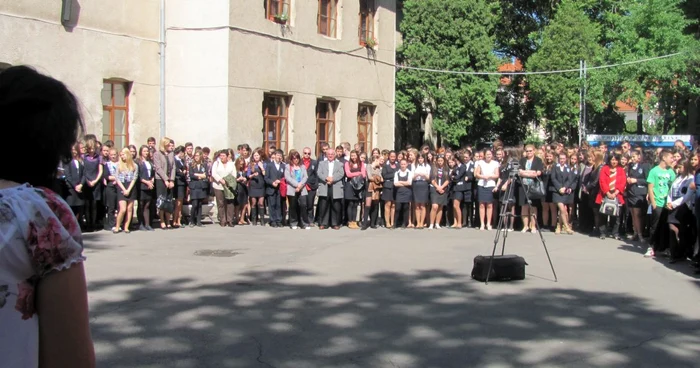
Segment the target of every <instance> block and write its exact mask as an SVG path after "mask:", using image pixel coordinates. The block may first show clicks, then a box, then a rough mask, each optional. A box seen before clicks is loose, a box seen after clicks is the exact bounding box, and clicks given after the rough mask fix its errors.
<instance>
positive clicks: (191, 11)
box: [166, 0, 395, 149]
mask: <svg viewBox="0 0 700 368" xmlns="http://www.w3.org/2000/svg"><path fill="white" fill-rule="evenodd" d="M312 5H313V6H309V4H307V3H306V2H305V1H301V0H293V1H292V12H291V20H290V25H289V26H286V27H283V26H280V25H279V24H276V23H274V22H271V21H269V20H267V19H265V13H264V8H263V6H262V2H261V1H258V0H237V1H226V0H211V1H208V2H207V3H206V4H200V3H197V2H192V1H188V0H170V1H168V3H167V8H166V9H167V16H166V19H167V20H166V23H167V25H168V33H167V38H166V39H167V51H166V59H167V63H166V65H167V69H166V70H167V72H166V79H167V83H166V84H167V92H166V95H167V97H166V101H167V104H166V106H167V112H166V116H167V119H166V121H167V128H166V131H167V134H168V135H169V136H171V137H172V138H173V139H175V140H176V141H178V140H179V141H182V140H189V141H192V142H194V144H195V145H202V146H205V145H206V146H210V147H212V148H224V147H235V146H236V145H237V144H239V143H249V144H250V145H251V146H258V145H261V144H262V138H263V133H262V129H263V118H262V101H263V96H264V94H265V93H266V92H271V91H272V92H284V93H288V94H289V95H292V105H291V106H290V109H289V118H290V119H289V120H290V122H289V145H288V148H292V147H294V148H297V149H300V148H302V147H303V146H311V147H313V146H314V145H315V142H316V133H315V129H316V121H315V108H316V100H317V98H321V97H332V98H335V99H337V100H338V111H337V116H336V139H335V142H336V144H338V143H340V142H341V141H349V142H351V143H353V144H354V143H355V142H356V141H357V105H358V104H359V103H371V104H373V105H375V106H376V109H375V116H374V137H373V144H374V146H375V147H376V146H379V147H387V148H393V142H394V141H393V137H394V123H393V122H394V118H393V117H394V106H393V99H394V68H393V67H391V66H388V65H384V64H380V63H375V62H374V61H372V60H368V52H367V50H366V49H365V48H364V47H361V46H360V45H359V40H358V36H357V27H358V23H359V15H358V13H359V2H357V1H350V0H341V1H340V14H341V16H340V18H341V21H340V22H339V27H341V29H339V35H340V38H339V39H331V38H328V37H325V36H322V35H319V34H318V33H317V31H316V13H317V8H316V2H313V3H312ZM377 5H378V8H379V9H378V11H377V16H376V22H375V34H376V37H377V39H378V43H379V45H378V47H377V48H376V52H375V55H372V56H371V57H372V58H373V57H375V56H376V58H377V60H381V61H385V62H388V63H393V60H394V57H395V56H394V47H395V46H394V39H395V38H394V35H395V23H394V22H395V17H394V11H395V5H394V1H389V0H381V1H377ZM224 54H225V55H224Z"/></svg>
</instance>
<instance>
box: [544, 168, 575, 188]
mask: <svg viewBox="0 0 700 368" xmlns="http://www.w3.org/2000/svg"><path fill="white" fill-rule="evenodd" d="M572 174H573V173H572V172H571V168H570V167H569V166H568V165H567V166H564V167H562V166H559V165H557V166H556V167H554V169H552V174H551V176H550V177H549V190H551V191H552V192H555V193H559V190H561V188H571V189H572V190H573V189H574V188H573V187H574V183H573V181H574V179H575V177H574V176H575V174H573V175H572Z"/></svg>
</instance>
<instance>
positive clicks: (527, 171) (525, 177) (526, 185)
mask: <svg viewBox="0 0 700 368" xmlns="http://www.w3.org/2000/svg"><path fill="white" fill-rule="evenodd" d="M519 164H520V170H519V171H518V176H519V177H520V180H519V181H518V197H517V198H518V206H520V215H521V217H522V220H523V230H522V232H523V233H526V232H528V231H531V232H533V233H534V232H536V231H537V230H536V225H537V223H536V221H537V207H536V205H537V204H536V201H538V200H539V199H541V198H542V197H544V195H545V193H543V192H542V190H540V192H539V193H538V194H539V195H537V196H536V195H534V194H535V193H534V189H533V188H534V187H535V186H537V185H540V188H541V184H542V182H541V178H542V170H544V162H542V159H541V158H539V157H537V156H535V146H533V145H531V144H528V145H526V146H525V157H523V158H522V159H520V163H519ZM528 199H529V200H530V202H531V203H528ZM531 211H532V212H531Z"/></svg>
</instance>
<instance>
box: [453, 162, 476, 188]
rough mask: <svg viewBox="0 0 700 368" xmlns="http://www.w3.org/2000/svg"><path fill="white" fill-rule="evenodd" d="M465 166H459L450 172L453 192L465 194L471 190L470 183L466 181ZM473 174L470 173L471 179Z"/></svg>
mask: <svg viewBox="0 0 700 368" xmlns="http://www.w3.org/2000/svg"><path fill="white" fill-rule="evenodd" d="M467 170H468V169H467V164H461V165H459V166H458V167H457V168H456V169H454V170H452V176H451V178H450V182H451V183H452V185H453V188H454V191H455V192H466V191H468V190H470V189H471V183H469V182H468V181H466V179H467ZM473 175H474V173H472V178H473Z"/></svg>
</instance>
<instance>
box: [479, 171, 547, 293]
mask: <svg viewBox="0 0 700 368" xmlns="http://www.w3.org/2000/svg"><path fill="white" fill-rule="evenodd" d="M508 179H509V180H508V182H509V184H508V189H506V195H505V197H504V199H503V200H502V201H501V210H500V212H499V215H498V226H497V227H496V237H495V238H494V239H493V252H491V259H490V260H489V269H488V272H487V273H486V282H485V283H486V284H488V283H489V277H490V276H491V271H492V270H493V258H494V257H495V256H496V248H497V247H498V242H499V241H501V239H503V244H502V245H501V255H504V253H505V251H506V240H508V231H507V226H508V223H509V222H510V221H509V220H511V219H513V218H515V217H523V216H522V215H521V216H515V214H512V213H510V211H508V205H509V204H510V203H511V201H514V198H515V184H516V183H517V182H520V185H523V183H522V179H521V178H520V177H518V176H517V175H516V172H511V173H510V174H509V177H508ZM523 186H524V185H523ZM524 187H525V186H524ZM523 192H524V193H525V199H526V200H527V205H528V207H529V209H530V211H529V212H530V215H529V216H532V213H533V211H532V210H533V208H534V209H535V210H536V208H535V207H533V206H532V200H531V199H530V195H529V194H528V192H529V190H528V189H525V190H524V191H523ZM535 213H537V212H535ZM534 221H535V229H536V230H537V234H539V236H540V241H541V242H542V247H543V248H544V252H545V254H547V260H549V266H550V267H551V268H552V274H553V275H554V282H557V273H556V272H555V271H554V265H553V264H552V258H551V257H550V256H549V251H548V250H547V244H546V243H545V241H544V236H542V232H541V231H540V226H539V225H538V224H537V216H536V215H535V216H534Z"/></svg>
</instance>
